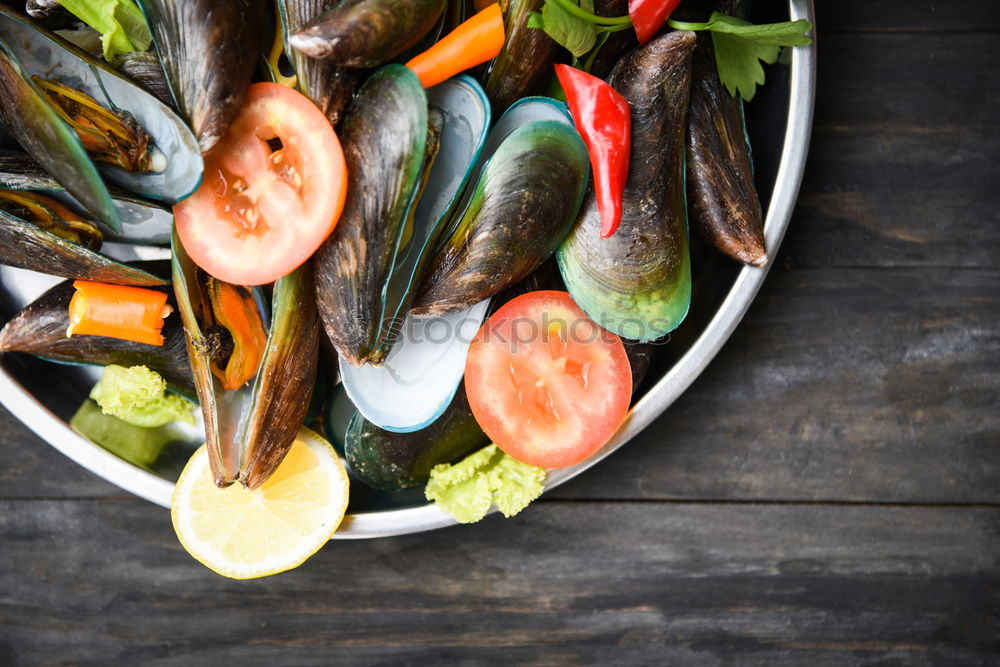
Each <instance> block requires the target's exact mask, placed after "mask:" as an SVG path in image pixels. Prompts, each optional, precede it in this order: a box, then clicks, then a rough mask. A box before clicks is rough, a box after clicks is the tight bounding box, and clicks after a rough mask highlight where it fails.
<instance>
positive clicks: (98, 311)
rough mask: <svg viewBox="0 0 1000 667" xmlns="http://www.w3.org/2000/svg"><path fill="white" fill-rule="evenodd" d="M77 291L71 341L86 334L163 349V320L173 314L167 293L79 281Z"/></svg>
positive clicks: (71, 308)
mask: <svg viewBox="0 0 1000 667" xmlns="http://www.w3.org/2000/svg"><path fill="white" fill-rule="evenodd" d="M73 287H75V288H76V292H75V293H74V294H73V298H72V299H71V300H70V302H69V328H67V329H66V337H67V338H69V337H70V336H72V335H74V334H83V335H89V336H104V337H106V338H120V339H122V340H131V341H135V342H137V343H146V344H148V345H163V335H162V334H161V333H160V332H161V331H162V329H163V319H164V318H165V317H166V316H167V315H169V314H170V313H171V311H172V309H171V307H170V306H168V305H167V295H166V294H165V293H164V292H158V291H156V290H151V289H144V288H142V287H126V286H125V285H108V284H106V283H95V282H91V281H89V280H75V281H73Z"/></svg>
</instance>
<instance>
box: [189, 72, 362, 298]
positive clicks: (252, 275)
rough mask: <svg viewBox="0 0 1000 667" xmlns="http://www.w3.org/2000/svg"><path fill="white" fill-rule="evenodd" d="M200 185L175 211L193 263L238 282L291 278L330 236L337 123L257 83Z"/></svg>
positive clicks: (340, 183) (341, 187) (339, 171)
mask: <svg viewBox="0 0 1000 667" xmlns="http://www.w3.org/2000/svg"><path fill="white" fill-rule="evenodd" d="M204 157H205V176H204V179H203V180H202V183H201V187H199V188H198V190H197V191H195V193H194V194H193V195H191V196H190V197H189V198H187V199H185V200H184V201H183V202H181V203H179V204H177V205H176V206H175V207H174V217H175V220H176V225H177V233H178V235H179V236H180V239H181V243H183V244H184V249H185V250H187V252H188V254H189V255H190V256H191V259H193V260H194V262H195V263H196V264H197V265H198V266H200V267H201V268H202V269H204V270H205V271H207V272H208V273H210V274H211V275H213V276H215V277H216V278H219V279H220V280H224V281H226V282H230V283H235V284H237V285H262V284H265V283H270V282H274V281H275V280H277V279H278V278H280V277H282V276H284V275H287V274H288V273H291V272H292V271H293V270H295V269H296V268H297V267H298V266H299V265H300V264H302V263H303V262H304V261H306V260H307V259H309V257H310V255H312V254H313V252H315V251H316V249H317V248H318V247H319V246H320V244H322V243H323V241H324V240H325V239H326V237H327V236H329V235H330V232H331V231H333V228H334V226H335V225H336V224H337V219H338V218H339V217H340V212H341V210H342V209H343V208H344V198H345V197H346V195H347V166H346V164H345V162H344V153H343V151H342V150H341V147H340V141H339V140H338V139H337V135H336V133H335V132H334V131H333V128H332V127H331V126H330V122H329V121H328V120H327V119H326V116H324V115H323V112H322V111H320V110H319V109H318V108H317V107H316V105H315V104H313V103H312V102H311V101H310V100H309V99H308V98H307V97H306V96H304V95H302V94H301V93H299V92H296V91H295V90H292V89H291V88H288V87H286V86H282V85H279V84H276V83H255V84H253V85H252V86H250V89H249V92H248V93H247V97H246V102H245V103H244V105H243V107H242V109H240V112H239V114H238V115H237V116H236V119H235V120H234V121H233V124H232V125H230V127H229V130H228V132H227V133H226V136H225V137H223V138H222V140H221V141H220V142H219V143H218V145H216V147H215V148H213V149H212V150H211V151H209V152H208V153H206V154H205V156H204Z"/></svg>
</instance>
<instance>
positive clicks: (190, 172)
mask: <svg viewBox="0 0 1000 667" xmlns="http://www.w3.org/2000/svg"><path fill="white" fill-rule="evenodd" d="M0 39H2V40H4V41H5V42H6V43H7V45H8V47H9V49H10V53H11V54H12V55H14V56H16V58H17V61H18V62H19V63H20V64H21V66H22V68H23V69H22V71H21V72H20V75H21V77H22V78H23V79H24V83H25V84H26V85H27V86H29V87H35V86H34V83H33V82H32V81H31V80H30V77H31V76H38V77H40V78H42V79H45V80H48V81H56V82H60V83H63V84H66V85H67V86H69V87H71V88H73V89H75V90H77V91H80V92H82V93H85V94H87V95H89V96H90V97H91V98H93V99H94V100H96V101H97V102H98V103H99V104H100V105H101V106H103V107H104V108H106V109H109V110H111V111H114V112H116V113H126V114H128V115H130V116H132V117H133V118H134V119H135V121H136V122H137V123H138V124H139V126H140V127H142V129H143V130H145V131H146V133H148V134H149V136H150V138H151V141H152V143H153V144H154V145H155V147H156V150H158V151H159V152H160V153H162V154H163V156H164V158H165V161H164V168H163V170H162V171H146V172H139V171H136V172H132V171H126V170H124V169H122V168H120V167H117V166H115V165H111V164H108V163H96V164H97V169H98V170H99V171H100V172H101V174H103V175H104V176H105V177H106V178H107V179H108V180H109V181H111V182H112V183H115V184H116V185H119V186H121V187H123V188H125V189H126V190H129V191H130V192H134V193H136V194H138V195H141V196H143V197H149V198H151V199H156V200H160V201H164V202H167V203H169V204H173V203H176V202H178V201H180V200H181V199H184V198H185V197H187V196H188V195H189V194H191V193H192V192H194V191H195V190H196V189H197V188H198V185H199V184H200V183H201V175H202V171H203V165H202V160H201V153H200V151H199V150H198V145H197V143H196V142H195V140H194V136H193V135H192V134H191V131H190V130H189V129H188V128H187V126H186V125H185V124H184V121H182V120H181V119H180V118H179V117H178V116H177V115H176V114H175V113H174V112H173V111H171V110H170V109H169V108H168V107H167V106H166V105H164V104H163V103H162V102H160V101H159V100H158V99H156V98H155V97H154V96H153V95H150V94H149V93H147V92H146V91H145V90H143V89H142V88H140V87H139V86H137V85H136V84H134V83H133V82H131V81H129V80H128V79H127V78H125V77H124V76H122V75H121V74H119V73H118V72H116V71H114V70H113V69H111V68H110V67H108V66H107V65H106V64H104V63H103V62H101V61H99V60H97V59H95V58H92V57H91V56H89V55H87V54H86V53H84V52H83V51H81V50H80V49H78V48H76V47H75V46H73V45H72V44H70V43H69V42H66V41H65V40H63V39H61V38H59V37H57V36H56V35H53V34H52V33H49V32H48V31H46V30H44V29H42V28H40V27H38V26H36V25H34V24H33V23H32V22H31V21H30V20H29V19H27V18H25V17H23V16H18V15H17V14H14V13H12V12H8V11H2V9H0ZM202 57H204V54H202ZM35 92H37V88H36V90H35ZM39 94H40V93H39ZM21 104H24V103H22V102H21V101H20V100H18V101H16V102H13V101H12V102H8V103H5V105H4V106H5V107H7V106H13V107H17V106H20V105H21ZM30 104H31V105H32V106H34V105H35V104H36V103H35V102H33V101H32V102H30ZM32 113H34V111H32ZM53 113H54V112H53ZM6 115H8V114H6V112H5V116H6ZM46 117H48V116H47V115H46ZM40 123H41V120H40V119H35V118H32V117H30V116H29V117H27V118H26V119H25V120H24V123H23V124H22V125H21V126H20V127H14V126H11V129H12V130H13V131H14V133H15V136H17V137H18V139H19V140H22V137H28V138H29V139H28V141H29V145H25V141H22V145H25V150H27V151H28V152H29V153H30V154H31V155H32V157H34V158H35V160H37V161H38V162H39V163H40V164H41V165H42V166H43V167H45V169H46V170H48V171H50V172H51V173H52V174H53V176H55V177H56V180H58V181H59V182H60V183H61V184H62V185H63V186H64V187H66V189H67V190H69V191H70V192H71V193H72V194H73V195H74V196H75V197H76V198H77V199H79V200H80V201H81V202H83V203H85V204H86V205H87V208H88V210H91V211H92V212H94V213H95V214H97V213H99V212H98V211H94V210H93V209H92V208H91V204H90V203H88V201H87V200H86V199H85V198H84V197H85V196H91V193H90V191H89V190H90V189H93V188H96V187H97V186H96V184H92V185H93V188H89V189H88V191H87V192H84V193H83V196H81V194H80V193H78V192H77V190H78V189H79V186H78V185H77V182H78V181H81V182H87V183H88V184H89V183H90V179H89V177H85V174H86V173H87V171H86V170H84V171H83V172H79V169H80V168H81V167H80V165H79V164H76V162H79V161H80V160H79V157H78V148H79V150H82V147H81V145H80V142H79V140H78V139H76V141H68V140H67V139H66V138H65V136H64V132H63V131H62V130H59V136H60V138H59V141H58V142H54V143H53V142H48V143H45V144H42V145H41V146H39V147H35V148H32V147H31V145H30V144H31V141H32V139H30V137H34V136H37V135H39V134H44V133H46V132H51V131H54V128H53V130H49V129H47V128H49V127H50V125H51V124H50V123H49V122H48V121H46V122H45V123H44V124H40ZM60 124H61V125H62V127H63V128H64V129H65V132H69V133H70V134H73V132H72V130H71V128H69V127H68V126H67V125H66V124H65V123H62V122H61V121H60ZM8 125H11V123H10V122H8ZM24 133H26V134H24ZM74 139H75V135H74ZM85 157H86V156H85ZM70 159H72V160H74V162H71V163H69V165H70V167H67V166H66V165H60V167H59V171H54V170H53V166H52V163H57V162H60V161H64V162H65V161H66V160H70ZM87 160H88V161H89V160H90V158H89V157H87ZM92 166H93V163H92ZM67 169H70V171H69V172H68V173H67V174H66V176H63V175H62V174H63V173H64V172H66V170H67ZM84 179H86V180H84ZM102 196H106V197H107V200H110V196H109V195H107V189H104V191H103V194H102ZM103 204H104V205H110V203H109V201H103ZM113 211H114V208H113V206H112V208H111V211H110V212H107V213H105V214H102V215H101V216H100V217H101V219H102V220H103V221H105V222H109V220H108V219H107V215H111V216H112V217H113V215H114V214H113ZM102 213H103V212H102Z"/></svg>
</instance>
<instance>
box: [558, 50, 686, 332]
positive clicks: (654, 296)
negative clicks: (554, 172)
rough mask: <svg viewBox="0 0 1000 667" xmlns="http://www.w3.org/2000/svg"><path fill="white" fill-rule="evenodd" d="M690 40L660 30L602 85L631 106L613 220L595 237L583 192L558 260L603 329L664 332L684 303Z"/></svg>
mask: <svg viewBox="0 0 1000 667" xmlns="http://www.w3.org/2000/svg"><path fill="white" fill-rule="evenodd" d="M694 43H695V36H694V33H690V32H669V33H667V34H665V35H662V36H660V37H657V38H656V39H654V40H652V41H650V42H649V43H648V44H646V46H644V47H643V48H642V49H639V50H637V51H634V52H632V53H631V54H630V55H629V56H626V58H625V59H624V60H622V61H621V62H620V63H619V64H618V65H617V66H616V67H615V70H614V71H613V72H612V73H611V77H610V79H609V80H608V82H609V83H610V84H611V85H612V86H613V87H614V88H615V89H616V90H617V91H618V92H619V93H621V94H622V95H623V96H624V97H625V99H626V100H628V102H629V105H630V106H631V108H632V152H631V166H630V169H629V177H628V182H627V183H626V185H625V191H624V194H623V197H622V220H621V224H620V226H619V227H618V230H617V231H616V232H615V234H614V235H613V236H611V237H610V238H601V234H600V231H601V216H600V211H599V210H598V208H597V202H596V199H595V198H594V194H593V190H591V191H590V192H589V193H588V195H587V199H586V201H585V202H584V205H583V209H582V210H581V212H580V216H579V219H578V221H577V223H576V225H575V226H574V227H573V231H572V232H570V234H569V236H568V237H567V238H566V241H565V242H564V243H563V244H562V246H561V247H560V248H559V252H558V253H557V257H558V259H559V268H560V271H561V272H562V276H563V279H564V280H565V282H566V286H567V288H568V289H569V293H570V294H571V295H572V297H573V300H574V301H575V302H576V303H577V304H578V305H579V306H580V307H581V308H582V309H583V310H584V312H586V313H587V315H588V316H589V317H590V318H591V319H593V320H594V321H595V322H597V323H598V324H599V325H600V326H602V327H604V328H605V329H607V330H609V331H612V332H614V333H616V334H618V335H619V336H622V337H623V338H627V339H630V340H639V341H649V340H654V339H657V338H660V337H662V336H664V335H665V334H667V333H669V332H670V331H672V330H673V329H674V328H676V327H677V325H678V324H680V323H681V321H682V320H683V319H684V317H685V315H687V311H688V306H689V305H690V302H691V260H690V256H689V253H688V231H687V220H686V213H685V203H684V137H685V121H686V118H687V107H688V97H689V90H690V80H691V65H690V63H691V51H692V49H693V48H694Z"/></svg>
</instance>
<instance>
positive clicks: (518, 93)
mask: <svg viewBox="0 0 1000 667" xmlns="http://www.w3.org/2000/svg"><path fill="white" fill-rule="evenodd" d="M543 4H545V0H510V2H509V3H508V4H507V8H506V10H505V11H504V16H503V23H504V31H505V33H506V39H505V41H504V45H503V49H501V51H500V54H499V55H498V56H497V57H496V58H494V59H493V62H491V63H490V64H489V66H488V68H487V73H486V76H485V77H484V79H483V88H485V90H486V94H487V95H488V96H489V98H490V100H491V101H492V102H493V111H494V113H496V114H498V115H499V114H500V113H501V112H503V111H505V110H506V109H507V108H508V107H509V106H510V105H512V104H514V103H515V102H517V101H518V100H519V99H521V98H523V97H528V96H531V95H541V94H542V93H544V92H545V89H546V86H547V84H548V81H549V79H550V78H551V76H552V62H553V60H554V58H555V55H556V51H557V50H558V48H559V45H558V44H557V43H556V42H555V41H554V40H553V39H552V38H551V37H549V36H548V35H547V34H545V31H544V30H539V29H536V28H529V27H528V16H529V15H530V14H531V13H532V12H539V11H541V9H542V5H543ZM501 6H503V5H501Z"/></svg>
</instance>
